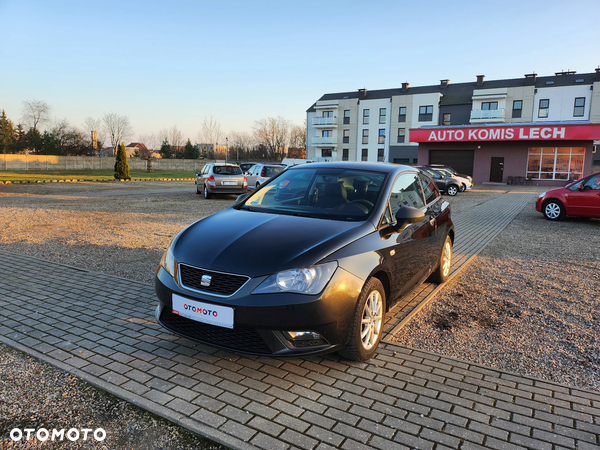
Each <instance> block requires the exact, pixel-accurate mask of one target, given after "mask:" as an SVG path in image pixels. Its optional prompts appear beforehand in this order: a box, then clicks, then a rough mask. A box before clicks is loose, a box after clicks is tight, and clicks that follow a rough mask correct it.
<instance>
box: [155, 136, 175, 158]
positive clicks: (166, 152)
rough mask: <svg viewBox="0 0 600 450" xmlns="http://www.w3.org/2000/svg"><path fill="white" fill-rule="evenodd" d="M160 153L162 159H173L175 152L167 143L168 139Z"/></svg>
mask: <svg viewBox="0 0 600 450" xmlns="http://www.w3.org/2000/svg"><path fill="white" fill-rule="evenodd" d="M158 153H159V154H160V157H161V158H166V159H168V158H171V157H173V150H171V145H170V144H169V141H167V140H166V139H165V140H164V141H163V143H162V145H161V146H160V150H159V152H158Z"/></svg>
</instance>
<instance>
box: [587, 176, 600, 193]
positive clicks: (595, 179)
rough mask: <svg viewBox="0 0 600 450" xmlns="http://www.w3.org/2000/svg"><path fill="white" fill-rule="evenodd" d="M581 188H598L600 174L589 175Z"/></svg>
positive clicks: (599, 188) (599, 187)
mask: <svg viewBox="0 0 600 450" xmlns="http://www.w3.org/2000/svg"><path fill="white" fill-rule="evenodd" d="M583 189H585V190H588V189H593V190H595V191H597V190H600V175H594V176H591V177H589V178H588V180H587V181H586V182H585V184H584V185H583Z"/></svg>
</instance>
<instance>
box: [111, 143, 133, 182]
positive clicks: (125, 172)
mask: <svg viewBox="0 0 600 450" xmlns="http://www.w3.org/2000/svg"><path fill="white" fill-rule="evenodd" d="M115 179H117V180H131V175H130V174H129V163H128V162H127V152H125V144H123V143H122V142H121V143H120V144H119V147H118V149H117V160H116V162H115Z"/></svg>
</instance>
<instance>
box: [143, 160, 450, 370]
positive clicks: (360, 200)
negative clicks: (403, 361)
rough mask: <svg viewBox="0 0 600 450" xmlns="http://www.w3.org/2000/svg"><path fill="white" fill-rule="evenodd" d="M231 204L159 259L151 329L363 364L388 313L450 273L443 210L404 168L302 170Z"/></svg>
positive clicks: (446, 210)
mask: <svg viewBox="0 0 600 450" xmlns="http://www.w3.org/2000/svg"><path fill="white" fill-rule="evenodd" d="M240 197H241V198H238V201H237V202H236V203H235V204H234V205H233V206H232V207H231V208H229V209H227V210H225V211H221V212H219V213H217V214H214V215H212V216H209V217H206V218H204V219H201V220H199V221H198V222H196V223H194V224H192V225H190V226H188V227H187V228H185V229H184V230H183V231H181V232H180V233H179V234H178V235H177V236H176V237H175V238H174V239H173V241H172V242H171V244H170V245H169V247H168V248H167V250H166V251H165V254H164V256H163V258H162V260H161V262H160V265H159V266H158V268H157V271H156V283H155V288H156V294H157V296H158V299H159V305H158V308H157V309H156V318H157V320H158V322H159V323H160V324H161V325H163V326H164V327H166V328H168V329H169V330H171V331H173V332H175V333H178V334H180V335H182V336H186V337H189V338H192V339H195V340H198V341H201V342H204V343H208V344H211V345H215V346H219V347H222V348H226V349H229V350H234V351H241V352H248V353H252V354H258V355H299V354H312V353H321V352H327V351H335V350H338V351H340V353H341V354H342V355H343V356H344V357H346V358H349V359H352V360H363V361H364V360H367V359H369V358H370V357H371V356H373V354H374V353H375V351H376V348H377V346H378V344H379V341H380V339H381V336H382V332H383V323H384V315H385V312H386V311H387V310H389V309H390V308H391V307H392V306H393V305H394V304H395V303H396V302H397V301H398V300H399V299H401V298H402V297H403V296H405V295H407V294H409V293H410V292H411V291H412V290H413V289H414V288H415V287H416V286H418V285H419V284H420V283H422V282H423V281H424V280H426V279H427V278H430V279H431V280H433V281H435V282H444V281H445V280H446V279H447V277H448V275H449V273H450V266H451V262H452V243H453V241H454V227H453V225H452V220H451V218H450V207H449V203H448V202H447V201H445V200H444V199H443V198H442V197H441V196H440V193H439V190H438V189H437V187H436V186H435V184H434V183H433V182H432V181H431V179H430V178H428V177H426V176H424V175H423V174H422V173H421V172H419V171H418V170H416V169H414V168H412V167H409V166H401V165H396V164H384V163H361V162H344V163H338V162H328V163H315V164H306V165H299V166H294V167H291V168H288V169H287V170H285V171H284V172H282V173H280V174H279V175H278V176H276V177H274V178H273V179H271V180H270V181H268V182H267V183H265V184H264V185H262V186H261V187H259V188H258V189H256V190H255V191H253V192H252V193H250V194H247V195H245V196H240ZM240 249H243V251H240Z"/></svg>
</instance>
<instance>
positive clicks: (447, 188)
mask: <svg viewBox="0 0 600 450" xmlns="http://www.w3.org/2000/svg"><path fill="white" fill-rule="evenodd" d="M414 167H416V168H417V169H419V170H421V171H422V172H423V173H425V174H427V175H428V176H429V177H431V178H432V179H433V181H435V184H436V185H437V187H438V189H439V190H440V191H442V192H444V193H445V194H448V195H450V196H451V197H453V196H455V195H456V194H458V193H459V192H462V191H463V190H464V189H462V188H461V186H462V183H461V182H460V180H457V179H456V178H454V177H449V176H448V174H447V173H444V172H438V171H437V170H434V169H431V168H430V167H427V166H414Z"/></svg>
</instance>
